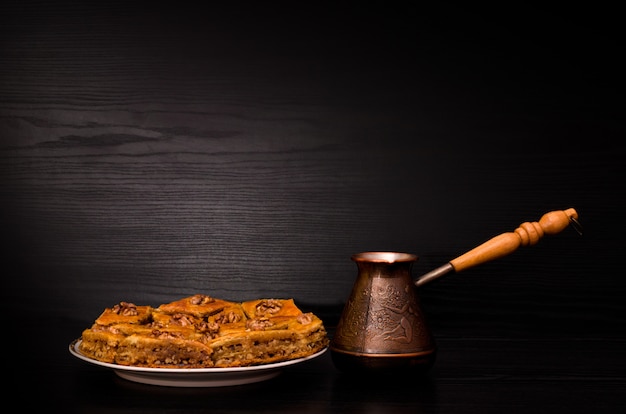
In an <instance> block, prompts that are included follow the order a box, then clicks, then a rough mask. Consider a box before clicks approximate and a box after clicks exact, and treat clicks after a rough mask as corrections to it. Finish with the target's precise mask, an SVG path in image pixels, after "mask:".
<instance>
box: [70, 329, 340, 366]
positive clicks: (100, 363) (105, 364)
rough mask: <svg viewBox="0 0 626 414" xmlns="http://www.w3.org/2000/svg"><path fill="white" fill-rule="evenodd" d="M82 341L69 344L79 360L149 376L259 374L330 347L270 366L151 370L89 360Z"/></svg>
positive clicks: (299, 360) (321, 353) (293, 362)
mask: <svg viewBox="0 0 626 414" xmlns="http://www.w3.org/2000/svg"><path fill="white" fill-rule="evenodd" d="M81 341H82V339H81V338H77V339H74V340H73V341H72V342H70V344H69V351H70V354H72V355H73V356H75V357H76V358H78V359H81V360H83V361H85V362H88V363H91V364H94V365H98V366H101V367H105V368H110V369H113V370H115V371H134V372H143V373H149V374H183V375H185V374H192V375H193V374H226V373H236V372H239V373H247V372H250V373H251V372H257V371H264V370H275V369H278V368H283V367H287V366H290V365H294V364H299V363H301V362H305V361H308V360H311V359H314V358H317V357H319V356H321V355H323V354H324V353H325V352H326V351H328V346H325V347H324V348H323V349H321V350H319V351H317V352H316V353H314V354H311V355H308V356H305V357H302V358H296V359H289V360H286V361H280V362H274V363H269V364H260V365H250V366H245V367H213V368H150V367H136V366H132V365H119V364H115V363H109V362H103V361H98V360H96V359H93V358H89V357H88V356H86V355H84V354H82V353H81V352H80V351H79V350H78V346H79V345H80V343H81Z"/></svg>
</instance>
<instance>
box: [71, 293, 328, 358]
mask: <svg viewBox="0 0 626 414" xmlns="http://www.w3.org/2000/svg"><path fill="white" fill-rule="evenodd" d="M328 342H329V340H328V336H327V332H326V330H325V328H324V324H323V322H322V321H321V319H320V318H318V317H317V316H316V315H315V314H313V313H311V312H307V313H304V312H302V311H301V310H300V309H299V308H298V307H297V306H296V304H295V303H294V301H293V299H256V300H251V301H246V302H231V301H227V300H222V299H217V298H213V297H211V296H208V295H204V294H196V295H193V296H188V297H185V298H183V299H180V300H176V301H174V302H170V303H165V304H162V305H160V306H158V307H155V308H153V307H151V306H137V305H135V304H133V303H130V302H120V303H118V304H116V305H114V306H113V307H111V308H106V309H105V310H104V311H103V312H102V314H101V315H100V316H99V317H98V318H97V319H96V320H95V322H94V323H93V325H92V326H91V327H90V328H88V329H85V330H84V331H83V332H82V335H81V341H80V342H79V345H78V350H79V351H80V352H81V353H82V354H83V355H85V356H87V357H89V358H92V359H95V360H98V361H102V362H108V363H114V364H119V365H126V366H138V367H150V368H219V367H222V368H227V367H245V366H252V365H260V364H268V363H275V362H280V361H287V360H292V359H298V358H303V357H306V356H309V355H313V354H315V353H317V352H319V351H321V350H323V349H325V348H326V347H327V346H328Z"/></svg>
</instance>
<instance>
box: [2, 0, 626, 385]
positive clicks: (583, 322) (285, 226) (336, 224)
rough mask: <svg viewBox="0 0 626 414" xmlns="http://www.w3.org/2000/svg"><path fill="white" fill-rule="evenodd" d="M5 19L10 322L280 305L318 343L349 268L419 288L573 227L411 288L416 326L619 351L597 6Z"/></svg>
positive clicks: (26, 8) (29, 11)
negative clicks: (396, 260) (524, 233)
mask: <svg viewBox="0 0 626 414" xmlns="http://www.w3.org/2000/svg"><path fill="white" fill-rule="evenodd" d="M220 3H221V2H220ZM0 10H1V12H0V36H1V37H0V42H1V43H0V174H1V176H0V178H1V181H0V194H1V195H2V204H1V206H0V213H1V215H0V220H1V225H2V227H1V229H2V239H3V242H4V243H3V247H2V251H3V253H4V254H3V256H4V264H5V266H4V268H5V271H4V272H3V273H4V278H3V280H4V283H3V284H4V287H3V289H2V300H1V301H0V303H1V304H2V307H3V308H4V312H11V313H10V314H11V315H15V309H18V312H25V313H26V314H27V315H28V316H29V317H32V318H33V319H34V318H37V317H39V316H40V315H46V318H47V319H48V320H52V321H67V320H70V321H73V322H74V323H76V325H79V326H82V325H85V326H86V325H87V324H89V323H91V321H92V320H93V319H94V318H95V317H96V316H97V315H98V314H99V313H100V312H101V311H102V310H103V309H104V308H105V307H107V306H111V305H113V304H115V303H117V302H119V301H121V300H125V301H131V302H135V303H137V304H153V305H158V304H160V303H163V302H164V301H170V300H174V299H178V298H180V297H182V296H186V295H190V294H193V293H197V292H202V293H208V294H212V295H214V296H217V297H222V298H225V299H232V300H245V299H251V298H257V297H292V298H294V299H296V301H297V302H298V303H300V304H301V306H302V307H304V308H307V309H314V310H316V311H318V312H319V313H320V314H321V315H322V316H323V317H324V318H325V319H326V320H327V321H328V323H329V325H330V324H333V323H334V322H335V321H336V319H337V317H338V312H339V310H340V309H341V307H342V305H343V302H344V300H345V299H346V298H347V295H348V294H349V291H350V288H351V286H352V283H353V281H354V277H355V276H356V266H355V265H354V263H352V262H351V261H350V255H351V254H353V253H357V252H360V251H366V250H397V251H405V252H409V253H415V254H417V255H418V256H419V257H420V258H419V261H418V262H417V263H416V264H415V266H414V272H415V274H416V276H417V275H419V274H421V273H425V272H427V271H429V270H432V269H434V268H435V267H438V266H439V265H441V264H444V263H445V262H447V261H448V260H450V259H452V258H454V257H456V256H458V255H460V254H461V253H463V252H465V251H467V250H469V249H470V248H473V247H474V246H476V245H478V244H480V243H482V242H483V241H485V240H487V239H488V238H490V237H492V236H495V235H497V234H499V233H502V232H505V231H512V230H513V229H515V228H516V227H517V226H518V225H519V224H520V223H522V222H524V221H536V220H538V219H539V218H540V217H541V215H543V214H544V213H546V212H548V211H551V210H561V209H566V208H569V207H574V208H576V209H577V211H578V212H579V215H580V221H581V223H582V225H583V227H584V230H585V232H584V234H583V236H582V237H581V236H579V235H578V234H577V233H576V232H575V231H573V230H572V229H566V230H565V231H564V232H563V233H561V234H559V235H557V236H553V237H546V238H544V239H543V240H542V241H541V242H540V243H539V244H537V245H536V246H533V247H529V248H521V249H520V250H518V251H517V252H515V253H514V254H513V255H511V256H509V257H506V258H504V259H501V260H498V261H496V262H492V263H488V264H486V265H483V266H480V267H477V268H474V269H471V270H468V271H467V272H465V273H462V274H459V275H455V276H453V277H450V278H447V279H444V280H441V281H438V282H436V283H433V284H432V285H429V286H427V287H424V289H423V290H422V292H421V293H422V296H421V298H422V300H423V302H424V306H425V308H426V309H427V311H428V313H429V314H430V316H431V321H432V326H433V330H434V331H435V334H436V335H437V336H439V337H449V338H453V337H464V336H465V337H467V336H473V337H477V338H511V337H513V338H529V337H533V338H537V337H548V338H570V339H571V340H572V341H576V340H579V339H581V338H583V339H597V340H602V341H605V340H606V341H610V340H621V341H623V340H624V339H625V338H626V332H625V329H624V327H623V325H624V324H623V322H624V316H625V315H626V314H625V312H624V311H625V309H626V307H625V305H624V299H623V298H624V297H625V296H626V282H625V281H624V271H623V266H622V262H623V257H624V250H623V246H624V243H623V237H624V234H625V233H624V230H626V229H625V227H626V226H625V225H624V215H623V214H622V213H621V211H622V206H623V201H622V198H623V195H624V178H623V177H624V172H625V171H624V159H625V155H626V145H625V142H624V137H625V135H624V133H625V126H626V125H625V122H624V89H623V85H622V83H621V82H622V76H623V66H622V64H621V61H622V59H621V56H620V55H621V54H622V52H623V46H624V45H623V43H622V41H621V38H620V36H619V35H620V34H621V31H622V30H621V27H620V26H619V25H618V16H617V14H616V13H615V12H614V11H611V10H606V9H603V8H602V7H601V6H596V7H592V8H585V9H576V8H574V7H567V8H561V7H550V6H546V5H545V4H542V5H539V4H534V3H524V2H522V3H515V5H514V6H513V5H510V6H506V7H504V6H496V7H495V8H493V6H492V7H490V8H487V7H481V6H477V5H475V4H467V5H453V4H450V3H447V2H443V3H440V2H437V4H428V5H424V4H421V3H417V4H410V3H406V4H403V5H387V6H385V7H383V6H381V5H378V4H371V5H369V6H368V5H364V4H360V5H358V7H357V6H355V7H354V8H347V7H345V8H342V9H339V8H338V6H336V5H334V4H318V3H311V4H307V5H302V4H299V5H298V6H297V7H296V6H294V5H293V4H289V3H285V4H280V7H279V6H277V4H276V3H274V4H273V6H272V7H270V6H268V5H266V4H264V3H263V2H260V3H258V4H256V5H250V4H240V3H237V2H236V3H229V5H223V4H220V5H219V6H216V5H213V4H208V5H202V6H190V5H187V4H184V3H181V4H178V3H167V4H165V5H157V4H153V3H148V2H145V3H142V2H139V3H128V2H116V1H106V2H99V3H97V4H89V3H87V2H30V1H25V2H11V1H10V2H3V5H2V6H0ZM620 24H621V23H620ZM15 322H17V321H15ZM12 326H13V325H12ZM26 326H27V324H26ZM14 328H15V329H18V331H19V332H23V331H22V330H20V329H21V328H24V330H25V331H27V330H28V329H27V328H26V327H25V324H23V323H20V322H17V323H16V324H15V325H14ZM79 334H80V332H78V331H77V332H75V335H74V337H78V336H79ZM72 335H73V333H70V334H69V336H70V337H68V338H63V341H64V342H63V343H62V344H60V345H61V346H62V347H65V346H66V342H65V339H67V342H69V341H70V340H71V339H73V338H72V337H71V336H72ZM622 366H623V364H622ZM621 375H622V376H623V372H622V373H621Z"/></svg>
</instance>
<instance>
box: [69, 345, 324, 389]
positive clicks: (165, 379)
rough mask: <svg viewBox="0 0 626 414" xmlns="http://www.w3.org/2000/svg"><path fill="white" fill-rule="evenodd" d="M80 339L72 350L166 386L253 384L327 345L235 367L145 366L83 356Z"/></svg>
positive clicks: (127, 376) (127, 375)
mask: <svg viewBox="0 0 626 414" xmlns="http://www.w3.org/2000/svg"><path fill="white" fill-rule="evenodd" d="M79 344H80V339H76V340H75V341H73V342H72V343H71V344H70V353H71V354H72V355H74V356H75V357H77V358H80V359H82V360H83V361H87V362H89V363H91V364H95V365H99V366H102V367H106V368H111V369H112V370H113V371H115V373H116V374H117V375H118V376H120V377H122V378H124V379H127V380H129V381H134V382H140V383H142V384H150V385H162V386H167V387H225V386H230V385H241V384H250V383H253V382H260V381H265V380H268V379H270V378H274V377H276V376H278V375H279V374H280V373H281V368H284V367H286V366H289V365H294V364H299V363H301V362H304V361H308V360H310V359H313V358H317V357H318V356H320V355H322V354H323V353H324V352H326V350H327V349H328V348H324V349H322V350H321V351H319V352H317V353H315V354H313V355H309V356H308V357H304V358H298V359H292V360H288V361H282V362H276V363H273V364H264V365H255V366H251V367H235V368H144V367H132V366H124V365H118V364H110V363H107V362H101V361H97V360H95V359H92V358H89V357H87V356H85V355H83V354H82V353H81V352H80V351H79V349H78V346H79Z"/></svg>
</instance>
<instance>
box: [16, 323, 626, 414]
mask: <svg viewBox="0 0 626 414" xmlns="http://www.w3.org/2000/svg"><path fill="white" fill-rule="evenodd" d="M54 322H55V323H54V329H51V331H50V332H46V335H48V336H46V341H47V342H49V344H48V345H46V346H47V348H48V352H45V353H39V355H40V356H41V358H37V357H36V356H35V357H34V359H31V358H29V361H28V362H27V363H26V364H25V365H24V366H23V367H22V369H21V370H20V371H18V372H16V374H15V377H14V378H7V380H8V381H9V384H5V387H7V386H8V387H9V388H13V387H15V388H16V389H15V392H20V393H23V392H26V395H24V394H22V395H23V397H21V398H20V401H21V404H23V405H26V406H33V407H41V408H52V407H55V408H57V409H62V410H63V411H64V412H77V413H100V412H102V413H149V412H154V413H157V412H163V413H166V412H167V413H172V412H181V413H182V412H185V413H201V412H212V413H239V412H267V413H283V412H285V413H294V412H311V413H319V412H398V413H405V412H406V413H409V412H411V413H415V412H419V413H473V412H480V413H500V412H511V413H513V412H520V413H521V412H529V411H532V412H538V413H548V412H572V413H583V412H594V413H600V412H606V413H618V412H621V411H622V410H624V409H625V408H626V395H625V393H624V387H625V385H626V377H625V376H624V373H625V372H626V362H625V361H626V339H624V338H611V337H608V336H605V337H594V336H586V337H585V336H584V335H581V336H579V337H570V338H564V337H562V336H561V337H559V336H558V333H557V335H556V336H555V335H550V336H543V337H542V336H541V335H538V336H537V337H534V338H528V337H527V338H522V337H509V338H506V337H480V336H471V335H467V336H465V335H463V336H437V343H438V356H437V360H436V362H435V364H434V366H433V367H432V368H431V370H430V371H429V372H428V373H426V374H422V375H411V374H403V375H389V376H388V375H379V374H366V375H364V374H360V375H356V376H355V375H351V374H346V373H342V372H339V371H338V370H337V369H336V368H335V366H334V364H333V361H332V359H331V355H330V353H329V352H326V353H325V354H323V355H322V356H320V357H317V358H316V359H313V360H309V361H305V362H303V363H300V364H296V365H292V366H287V367H285V368H283V369H282V371H281V372H280V374H279V375H278V376H277V377H275V378H272V379H269V380H266V381H262V382H257V383H251V384H244V385H234V386H224V387H212V388H206V387H203V388H192V387H169V386H157V385H147V384H141V383H136V382H132V381H129V380H126V379H123V378H120V377H118V376H116V374H114V372H113V371H112V370H110V369H108V368H104V367H100V366H95V365H92V364H90V363H87V362H84V361H82V360H80V359H77V358H75V357H74V356H72V355H71V354H70V353H69V351H68V345H69V343H70V341H71V339H72V338H75V337H77V336H78V335H79V332H80V330H81V329H82V328H83V326H81V325H80V324H77V323H75V322H72V321H67V320H66V321H54ZM49 329H50V328H49ZM330 331H331V334H332V329H330ZM434 331H435V332H438V331H439V330H438V329H434ZM16 357H18V356H16ZM19 357H20V358H21V356H19Z"/></svg>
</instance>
